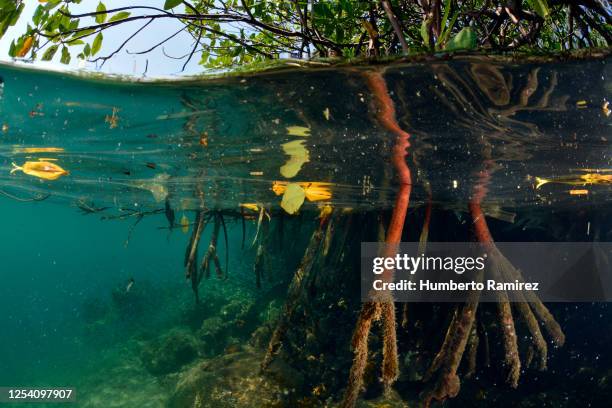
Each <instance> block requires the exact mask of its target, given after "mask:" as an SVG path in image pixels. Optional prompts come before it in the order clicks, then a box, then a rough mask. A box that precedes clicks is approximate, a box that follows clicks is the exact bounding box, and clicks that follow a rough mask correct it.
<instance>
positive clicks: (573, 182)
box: [535, 173, 612, 190]
mask: <svg viewBox="0 0 612 408" xmlns="http://www.w3.org/2000/svg"><path fill="white" fill-rule="evenodd" d="M535 181H536V185H535V188H536V190H537V189H539V188H540V187H542V186H543V185H544V184H548V183H558V184H567V185H570V186H585V185H587V184H611V183H612V174H599V173H588V174H577V175H569V176H562V177H558V178H551V179H547V178H543V177H536V178H535Z"/></svg>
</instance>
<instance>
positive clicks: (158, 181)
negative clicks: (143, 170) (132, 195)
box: [135, 173, 170, 203]
mask: <svg viewBox="0 0 612 408" xmlns="http://www.w3.org/2000/svg"><path fill="white" fill-rule="evenodd" d="M169 179H170V175H169V174H166V173H162V174H158V175H157V176H155V177H154V178H153V179H152V180H151V181H145V182H140V183H136V184H135V185H136V187H138V188H141V189H143V190H149V191H150V192H151V194H153V198H154V199H155V201H156V202H158V203H159V202H162V201H164V200H165V199H166V197H168V188H167V187H166V182H167V181H168V180H169Z"/></svg>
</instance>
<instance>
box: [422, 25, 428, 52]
mask: <svg viewBox="0 0 612 408" xmlns="http://www.w3.org/2000/svg"><path fill="white" fill-rule="evenodd" d="M428 26H429V24H428V20H423V22H422V23H421V38H422V39H423V43H424V44H425V48H429V27H428Z"/></svg>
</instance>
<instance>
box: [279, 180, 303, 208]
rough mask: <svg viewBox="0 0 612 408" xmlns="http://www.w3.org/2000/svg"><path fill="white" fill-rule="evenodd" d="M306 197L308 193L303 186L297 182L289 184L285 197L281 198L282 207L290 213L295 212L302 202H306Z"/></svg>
mask: <svg viewBox="0 0 612 408" xmlns="http://www.w3.org/2000/svg"><path fill="white" fill-rule="evenodd" d="M305 198H306V193H305V192H304V189H303V188H302V186H300V185H299V184H296V183H291V184H288V185H287V188H286V189H285V193H284V194H283V199H282V200H281V207H282V208H283V209H284V210H285V211H286V212H287V213H288V214H295V213H296V212H297V211H298V210H299V209H300V207H301V206H302V204H304V199H305Z"/></svg>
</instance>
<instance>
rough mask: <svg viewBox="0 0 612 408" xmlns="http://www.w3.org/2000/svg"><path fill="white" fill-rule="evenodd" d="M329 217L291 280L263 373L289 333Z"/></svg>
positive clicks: (263, 363)
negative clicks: (291, 321)
mask: <svg viewBox="0 0 612 408" xmlns="http://www.w3.org/2000/svg"><path fill="white" fill-rule="evenodd" d="M329 217H330V216H329V215H327V216H325V217H323V218H322V219H321V222H320V223H319V226H318V228H317V229H316V230H315V231H314V232H313V233H312V236H311V237H310V241H309V243H308V246H307V247H306V251H305V252H304V256H303V257H302V260H301V261H300V265H299V266H298V268H297V270H296V271H295V273H294V274H293V278H292V279H291V283H290V284H289V289H288V291H287V300H286V301H285V304H284V306H283V311H282V312H281V315H280V317H279V319H278V322H277V324H276V328H275V329H274V332H273V333H272V337H271V338H270V342H269V343H268V349H267V351H266V355H265V356H264V359H263V361H262V363H261V370H262V371H264V370H266V369H267V368H268V367H269V366H270V363H271V362H272V360H273V359H274V356H275V355H276V353H277V352H278V350H279V349H280V346H281V342H282V340H283V337H284V335H285V332H286V331H287V328H288V325H289V321H290V319H291V315H292V314H293V310H294V309H295V306H296V305H297V302H298V301H299V299H300V297H301V294H302V292H303V290H304V285H303V283H304V281H308V280H309V279H308V275H309V274H310V272H311V270H312V265H313V263H314V261H315V259H316V254H317V252H318V249H319V247H320V244H321V241H322V240H323V236H324V233H325V228H326V225H327V222H328V221H329Z"/></svg>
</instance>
